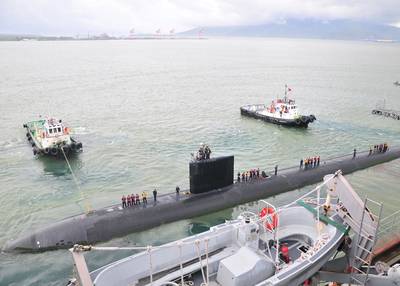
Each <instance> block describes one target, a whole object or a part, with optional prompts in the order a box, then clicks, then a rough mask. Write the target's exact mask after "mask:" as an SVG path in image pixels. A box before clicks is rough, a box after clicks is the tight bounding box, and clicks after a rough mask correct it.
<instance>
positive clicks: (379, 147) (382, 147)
mask: <svg viewBox="0 0 400 286" xmlns="http://www.w3.org/2000/svg"><path fill="white" fill-rule="evenodd" d="M387 150H389V145H388V144H387V143H383V144H378V145H374V151H373V152H374V153H378V152H379V153H385V152H386V151H387ZM371 154H372V147H369V155H371Z"/></svg>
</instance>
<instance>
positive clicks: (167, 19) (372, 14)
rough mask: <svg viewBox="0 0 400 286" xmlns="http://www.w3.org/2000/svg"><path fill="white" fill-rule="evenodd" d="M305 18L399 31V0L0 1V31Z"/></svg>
mask: <svg viewBox="0 0 400 286" xmlns="http://www.w3.org/2000/svg"><path fill="white" fill-rule="evenodd" d="M308 18H310V19H318V20H323V21H324V20H326V21H329V20H336V19H350V20H363V21H372V22H376V23H382V24H395V25H397V26H399V27H400V0H375V1H373V0H142V1H139V0H0V33H33V34H43V35H76V34H86V33H88V32H89V33H92V34H95V33H101V32H106V33H109V34H114V35H127V34H128V33H129V30H131V29H132V28H134V29H135V32H136V33H154V32H155V31H156V30H158V29H161V32H162V33H168V32H169V31H170V30H171V29H175V32H181V31H184V30H187V29H191V28H195V27H204V26H231V25H257V24H264V23H268V22H279V23H284V22H285V20H289V19H308Z"/></svg>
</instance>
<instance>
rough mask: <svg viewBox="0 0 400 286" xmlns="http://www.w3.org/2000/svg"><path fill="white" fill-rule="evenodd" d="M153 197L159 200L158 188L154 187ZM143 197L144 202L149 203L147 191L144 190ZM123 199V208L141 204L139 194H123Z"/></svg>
mask: <svg viewBox="0 0 400 286" xmlns="http://www.w3.org/2000/svg"><path fill="white" fill-rule="evenodd" d="M153 197H154V201H157V190H156V189H154V191H153ZM141 198H142V202H143V204H144V205H146V204H147V193H146V192H143V193H142V195H141ZM121 201H122V208H126V207H132V206H136V205H140V196H139V194H136V195H135V194H132V195H127V196H126V197H125V195H123V196H122V198H121Z"/></svg>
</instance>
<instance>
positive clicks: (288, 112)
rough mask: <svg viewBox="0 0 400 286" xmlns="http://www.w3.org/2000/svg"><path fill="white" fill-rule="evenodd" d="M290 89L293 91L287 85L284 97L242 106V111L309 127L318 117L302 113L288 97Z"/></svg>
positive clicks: (263, 118)
mask: <svg viewBox="0 0 400 286" xmlns="http://www.w3.org/2000/svg"><path fill="white" fill-rule="evenodd" d="M288 91H291V89H290V88H288V87H287V85H285V96H284V97H283V98H278V99H277V100H272V102H271V104H270V105H267V104H251V105H245V106H242V107H241V108H240V113H241V114H242V115H244V116H249V117H253V118H256V119H261V120H263V121H266V122H271V123H275V124H280V125H286V126H294V127H304V128H307V127H308V124H309V123H311V122H313V121H314V120H316V117H315V116H314V115H313V114H310V115H301V114H300V113H299V110H298V108H297V104H296V102H295V101H294V100H293V99H290V98H288V96H287V93H288Z"/></svg>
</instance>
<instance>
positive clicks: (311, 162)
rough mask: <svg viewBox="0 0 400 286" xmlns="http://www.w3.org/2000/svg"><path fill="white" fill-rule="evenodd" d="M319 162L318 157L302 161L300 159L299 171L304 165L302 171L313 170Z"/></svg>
mask: <svg viewBox="0 0 400 286" xmlns="http://www.w3.org/2000/svg"><path fill="white" fill-rule="evenodd" d="M320 161H321V158H320V156H315V157H309V158H306V159H304V160H303V159H301V160H300V169H302V168H303V165H304V170H307V169H309V168H315V167H317V166H319V164H320Z"/></svg>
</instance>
